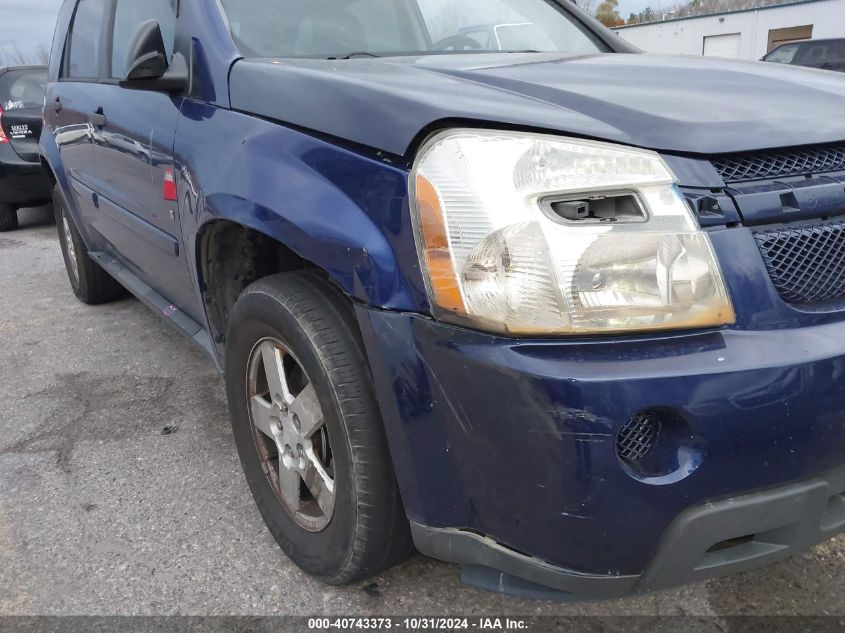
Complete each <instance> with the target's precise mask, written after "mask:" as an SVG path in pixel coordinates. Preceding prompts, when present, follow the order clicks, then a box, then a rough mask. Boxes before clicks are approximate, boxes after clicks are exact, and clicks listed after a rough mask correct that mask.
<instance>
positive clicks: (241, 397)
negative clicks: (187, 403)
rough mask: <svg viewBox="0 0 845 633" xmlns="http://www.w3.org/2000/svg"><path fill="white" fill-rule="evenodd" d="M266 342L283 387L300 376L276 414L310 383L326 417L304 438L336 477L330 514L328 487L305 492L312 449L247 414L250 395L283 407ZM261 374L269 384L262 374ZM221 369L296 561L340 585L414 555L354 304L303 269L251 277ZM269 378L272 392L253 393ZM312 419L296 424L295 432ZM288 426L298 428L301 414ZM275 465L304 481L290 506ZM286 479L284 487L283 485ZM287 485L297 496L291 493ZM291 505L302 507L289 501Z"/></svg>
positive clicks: (244, 449) (250, 478) (248, 466)
mask: <svg viewBox="0 0 845 633" xmlns="http://www.w3.org/2000/svg"><path fill="white" fill-rule="evenodd" d="M268 346H269V347H268ZM281 348H284V350H286V352H287V353H283V352H282V351H281ZM268 349H276V350H279V351H278V354H279V355H278V356H272V358H274V359H276V360H275V361H273V362H274V363H275V365H276V366H278V367H283V369H282V374H285V375H286V378H285V382H286V384H288V385H289V388H288V389H287V390H285V393H286V394H288V393H289V394H293V393H294V392H295V390H294V389H293V388H292V387H290V385H293V384H294V383H295V382H297V381H298V383H299V386H300V389H301V391H300V393H299V395H296V397H295V398H294V400H293V402H292V404H290V409H289V410H288V411H287V412H286V413H282V414H280V415H282V416H286V415H287V416H290V415H292V414H291V412H296V411H300V412H301V411H306V410H309V409H308V408H307V407H305V406H303V405H301V402H302V401H303V400H304V399H305V398H304V397H303V394H305V393H306V391H307V390H308V389H309V388H310V387H313V392H312V393H313V394H314V396H315V399H313V400H312V405H311V409H310V410H316V409H315V403H316V404H318V407H317V408H318V409H319V412H320V415H322V420H323V421H324V424H323V426H322V427H321V430H320V431H318V432H317V433H318V435H314V436H313V437H312V438H311V439H310V440H305V441H306V442H310V443H311V444H310V446H311V453H310V455H312V456H313V455H315V454H316V453H317V449H316V448H315V446H316V445H318V444H319V445H320V446H323V447H324V448H322V449H321V450H320V451H319V455H318V458H317V461H320V459H322V464H321V466H322V467H323V470H324V472H325V473H326V475H327V476H328V475H329V474H330V477H328V478H331V479H333V490H334V493H333V495H334V496H333V506H332V511H331V513H330V514H329V513H328V512H325V511H323V509H322V508H323V505H322V503H319V502H318V501H317V499H318V497H319V498H321V499H322V498H323V497H324V495H322V494H319V495H318V494H317V493H314V494H312V491H311V488H312V483H313V482H314V479H315V478H314V477H312V478H311V483H309V478H308V476H307V473H308V472H309V470H310V471H311V472H314V471H315V470H319V469H318V468H316V467H314V465H313V464H314V462H313V460H311V461H309V457H308V456H307V455H304V454H303V453H302V452H301V450H302V446H300V447H299V449H300V452H299V456H298V457H297V455H296V454H293V451H294V449H293V444H292V443H291V444H290V446H291V449H290V451H288V449H287V448H284V449H283V448H282V446H283V444H284V442H283V441H281V440H280V437H281V436H280V435H279V434H283V433H284V431H283V430H282V429H283V428H285V424H290V422H289V421H288V422H284V423H277V426H276V427H275V430H274V433H275V435H274V436H270V435H268V434H266V431H265V432H262V431H261V430H259V428H258V426H259V425H257V424H253V420H254V419H257V418H258V417H262V419H263V415H264V414H263V413H262V414H261V415H256V414H253V413H251V409H253V407H255V406H256V405H255V402H259V406H258V407H257V408H258V409H260V410H261V411H262V412H264V411H267V409H266V406H267V403H268V402H270V403H272V406H273V407H274V409H273V410H275V411H279V410H280V409H278V408H277V407H278V405H277V404H276V399H274V398H273V395H272V393H270V392H272V391H273V388H272V387H269V385H270V384H271V382H273V383H274V384H278V383H277V382H276V381H275V379H273V380H271V379H270V378H269V377H268V376H269V372H268V367H271V363H269V362H268V361H267V358H268V356H267V353H268V352H267V350H268ZM279 358H281V359H282V362H281V363H279V362H278V359H279ZM256 368H257V369H256ZM262 372H263V374H262ZM262 375H263V376H264V377H265V382H264V383H261V380H260V377H261V376H262ZM255 376H258V378H255ZM225 378H226V387H227V392H228V397H229V409H230V415H231V420H232V427H233V430H234V436H235V441H236V444H237V447H238V452H239V454H240V458H241V464H242V466H243V470H244V473H245V475H246V478H247V482H248V484H249V487H250V490H251V491H252V495H253V497H254V499H255V502H256V504H257V505H258V509H259V511H260V512H261V515H262V516H263V518H264V521H265V523H266V524H267V527H268V528H269V530H270V532H271V533H272V535H273V537H274V538H275V539H276V541H277V542H278V544H279V545H280V546H281V548H282V550H283V551H284V552H285V553H286V554H287V556H288V557H289V558H290V559H291V560H292V561H293V562H294V563H295V564H296V565H298V566H299V567H300V568H301V569H303V570H304V571H305V572H306V573H308V574H310V575H312V576H314V577H316V578H318V579H319V580H321V581H323V582H325V583H328V584H332V585H342V584H348V583H352V582H357V581H360V580H364V579H366V578H369V577H371V576H373V575H375V574H378V573H379V572H381V571H383V570H385V569H387V568H389V567H392V566H393V565H395V564H398V563H400V562H402V561H403V560H405V559H406V558H408V557H409V556H410V554H411V553H412V552H413V546H412V544H411V536H410V527H409V524H408V519H407V517H406V516H405V511H404V508H403V506H402V501H401V499H400V495H399V488H398V485H397V483H396V477H395V474H394V472H393V466H392V462H391V459H390V454H389V451H388V447H387V440H386V437H385V433H384V427H383V424H382V421H381V416H380V413H379V408H378V403H377V402H376V399H375V396H374V393H373V388H372V384H371V378H370V376H369V370H368V365H367V360H366V356H365V353H364V347H363V342H362V341H361V337H360V333H359V331H358V329H357V325H356V323H355V321H354V315H353V313H352V308H351V305H350V304H349V302H348V301H347V300H346V299H345V297H343V296H342V295H341V294H340V292H339V291H338V290H336V289H335V288H334V287H333V286H332V285H331V284H330V283H329V282H328V281H326V280H325V279H323V278H322V277H320V276H319V275H317V274H316V273H313V272H308V271H301V272H295V273H285V274H281V275H276V276H273V277H268V278H265V279H263V280H260V281H258V282H256V283H255V284H253V285H252V286H250V287H249V288H247V289H246V290H245V291H244V293H243V295H242V296H241V297H240V299H239V300H238V302H237V304H236V305H235V308H234V310H233V312H232V316H231V319H230V323H229V329H228V336H227V345H226V362H225ZM253 383H254V386H255V389H253ZM259 385H260V387H259ZM302 385H307V386H306V387H304V388H303V387H302ZM265 387H266V391H267V394H261V395H254V394H253V391H255V392H256V393H258V392H261V391H262V389H264V388H265ZM277 395H278V396H279V397H280V398H281V395H280V394H277ZM291 397H293V396H291ZM297 403H300V404H297ZM253 410H254V409H253ZM293 417H294V421H296V416H295V415H293ZM316 417H319V416H315V418H316ZM270 419H271V420H273V419H277V418H272V417H271V418H270ZM309 424H310V423H309V422H307V421H306V422H303V423H302V425H301V426H302V430H301V432H302V433H304V432H305V429H306V427H307V426H309ZM290 428H293V427H290ZM295 428H296V429H300V424H299V423H298V422H297V423H296V427H295ZM295 432H296V431H295V430H292V431H291V433H295ZM290 437H293V436H292V435H291V436H290ZM319 438H323V439H322V440H320V439H319ZM326 438H327V443H328V447H329V448H328V450H326V449H325V444H326ZM293 441H294V440H291V442H293ZM296 441H299V440H296ZM285 446H287V445H285ZM274 450H275V452H276V454H277V456H278V459H277V461H275V462H274V461H273V460H272V458H271V457H270V455H271V454H272V453H273V451H274ZM305 452H306V453H307V452H308V447H307V446H306V448H305ZM320 455H321V456H322V457H319V456H320ZM328 455H330V458H328V459H327V456H328ZM291 457H292V459H291ZM285 459H288V460H289V461H290V462H291V463H292V464H293V466H292V468H294V469H296V468H305V471H306V474H301V473H300V475H301V476H300V478H299V479H296V477H295V476H293V475H291V471H290V470H287V469H286V468H283V464H284V463H285ZM297 459H300V461H299V462H297V461H296V460H297ZM277 463H278V472H276V470H275V469H276V464H277ZM329 464H330V465H329ZM282 473H284V474H285V476H284V480H285V481H288V478H289V477H293V478H294V480H295V481H296V482H297V483H298V484H299V486H298V488H297V487H296V485H294V486H293V490H298V491H299V493H298V497H299V498H297V499H296V501H294V502H293V503H292V504H288V505H287V506H286V502H285V501H283V499H285V498H287V499H288V500H290V494H289V495H288V497H285V496H284V494H282V493H281V492H280V490H281V489H282V488H283V487H284V486H283V485H282V483H281V482H282V480H283V477H282ZM317 483H318V488H321V490H322V491H323V492H324V491H325V485H323V484H325V481H323V484H320V480H319V479H318V480H317ZM321 486H322V487H321ZM290 489H291V488H290V486H288V491H289V493H290ZM293 494H294V497H296V496H297V493H296V492H294V493H293ZM308 497H311V500H310V501H309V500H308ZM309 504H310V505H309ZM292 505H296V506H297V507H299V508H300V510H297V511H296V512H294V511H293V510H291V509H290V508H291V507H292ZM326 505H328V504H326ZM318 506H319V508H318ZM305 508H311V509H312V511H313V516H312V515H307V516H306V515H305V514H304V513H305V510H304V509H305ZM304 523H305V524H307V525H303V524H304Z"/></svg>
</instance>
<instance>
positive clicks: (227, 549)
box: [0, 208, 845, 622]
mask: <svg viewBox="0 0 845 633" xmlns="http://www.w3.org/2000/svg"><path fill="white" fill-rule="evenodd" d="M50 214H51V212H50V210H49V209H48V208H43V209H37V210H26V211H24V212H23V213H22V217H21V220H22V221H21V228H20V230H18V231H16V232H14V233H4V234H0V616H2V615H68V614H73V615H142V614H143V615H173V614H179V615H317V614H331V615H376V614H379V615H404V614H417V615H429V616H432V615H458V614H463V615H500V616H505V615H513V616H535V615H558V616H565V615H585V614H595V615H628V614H636V615H658V614H659V615H687V616H690V615H694V616H709V620H710V621H713V622H718V620H713V618H714V617H715V618H719V617H723V616H728V615H776V614H780V615H822V614H835V615H845V600H843V595H845V539H843V538H839V539H837V540H835V541H831V542H829V543H826V544H824V545H822V546H820V547H817V548H816V549H815V550H813V551H810V552H807V553H805V554H802V555H799V556H796V557H794V558H792V559H791V560H788V561H786V562H784V563H781V564H778V565H775V566H773V567H769V568H765V569H761V570H758V571H755V572H752V573H746V574H742V575H739V576H735V577H731V578H727V579H721V580H714V581H711V582H708V583H706V584H699V585H694V586H691V587H686V588H683V589H679V590H675V591H671V592H666V593H661V594H657V595H652V596H647V597H640V598H634V599H628V600H619V601H615V602H605V603H565V604H561V603H550V602H534V601H522V600H517V599H513V598H509V597H504V596H499V595H495V594H489V593H484V592H480V591H477V590H474V589H470V588H467V587H464V586H462V585H461V584H460V581H459V572H458V568H457V567H455V566H453V565H447V564H443V563H439V562H435V561H433V560H429V559H426V558H423V557H417V558H415V559H413V560H411V561H409V562H408V563H406V564H404V565H402V566H400V567H398V568H396V569H393V570H390V571H388V572H387V573H385V574H383V575H381V576H379V577H378V578H375V579H374V580H372V581H370V582H367V583H363V584H359V585H356V586H351V587H343V588H334V587H327V586H324V585H322V584H320V583H319V582H317V581H315V580H312V579H311V578H309V577H308V576H306V575H305V574H303V573H302V572H300V571H299V570H298V569H297V568H296V567H295V566H294V565H293V564H292V563H291V562H290V561H288V560H287V559H286V558H285V556H284V555H283V554H282V552H281V551H280V550H279V549H278V547H277V546H276V544H275V542H274V541H273V539H272V538H271V536H270V534H269V533H268V532H267V530H266V529H265V527H264V524H263V522H262V520H261V517H260V516H259V514H258V511H257V510H256V508H255V507H254V505H253V502H252V499H251V497H250V494H249V491H248V489H247V486H246V484H245V482H244V479H243V476H242V474H241V469H240V464H239V462H238V457H237V453H236V451H235V445H234V442H233V439H232V433H231V429H230V427H229V422H228V419H227V414H226V406H225V395H224V390H223V384H222V381H221V380H220V378H219V377H218V375H217V374H216V372H215V369H214V367H213V365H212V364H211V362H210V361H209V360H208V359H207V358H205V357H204V356H203V355H202V354H201V353H200V352H199V351H197V350H196V349H195V348H194V347H193V345H192V344H191V343H190V342H189V341H188V340H186V339H183V338H182V337H181V336H180V335H179V334H177V333H175V332H173V331H172V330H171V329H170V328H169V327H168V326H166V325H165V324H164V323H162V322H161V321H160V320H159V319H158V317H156V316H155V315H153V314H152V313H150V312H149V311H148V310H147V309H146V308H145V307H144V306H143V305H142V304H141V303H139V302H138V301H135V300H125V301H121V302H118V303H114V304H110V305H106V306H100V307H93V308H92V307H86V306H84V305H82V304H81V303H79V302H78V301H77V300H76V299H75V297H74V296H73V294H72V292H71V290H70V286H69V284H68V281H67V277H66V273H65V270H64V265H63V263H62V258H61V253H60V250H59V244H58V240H57V237H56V229H55V226H54V225H53V224H52V222H51V217H50ZM506 502H507V501H506V500H503V503H506Z"/></svg>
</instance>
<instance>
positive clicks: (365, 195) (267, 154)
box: [176, 102, 428, 312]
mask: <svg viewBox="0 0 845 633" xmlns="http://www.w3.org/2000/svg"><path fill="white" fill-rule="evenodd" d="M183 115H184V118H183V120H182V121H180V124H179V131H178V133H177V139H176V154H177V161H178V162H179V163H180V171H182V172H183V173H187V177H188V178H190V180H191V183H190V185H191V189H192V190H193V191H195V192H196V197H197V200H198V205H197V206H198V208H197V211H196V213H193V214H190V215H192V216H193V217H194V220H193V221H194V222H196V226H195V227H191V228H189V230H186V231H185V235H186V237H188V240H189V242H190V241H191V239H193V244H190V243H189V244H188V246H189V247H191V246H193V248H194V249H195V252H196V249H197V248H198V247H199V244H200V242H199V240H198V239H197V237H196V236H198V235H201V234H202V230H203V227H204V226H205V225H207V224H208V223H209V222H213V221H216V220H229V221H232V222H236V223H238V224H240V225H243V226H245V227H248V228H251V229H254V230H256V231H259V232H261V233H264V234H266V235H268V236H269V237H272V238H273V239H275V240H277V241H278V242H280V243H282V244H284V245H285V246H287V247H288V248H289V249H291V250H292V251H293V252H295V253H296V254H298V255H299V256H300V257H302V258H303V259H305V260H307V261H309V262H311V263H313V264H314V265H315V266H318V267H319V268H321V269H323V270H325V271H326V272H327V273H328V274H329V276H330V277H331V278H332V279H333V281H334V282H335V283H337V284H338V285H339V286H340V287H341V288H343V290H344V291H345V292H347V293H348V294H349V295H351V296H353V297H355V298H357V299H359V300H360V301H363V302H365V303H367V304H369V305H371V306H376V307H380V308H387V309H395V310H405V311H412V312H427V311H428V302H427V298H426V293H425V287H424V283H423V280H422V276H421V273H420V269H419V262H418V258H417V254H416V248H415V246H414V238H413V231H412V227H411V220H410V213H409V206H408V172H407V171H405V170H404V169H400V168H397V167H395V166H393V165H390V164H386V163H383V162H379V161H377V160H374V159H372V158H368V157H365V156H361V155H359V154H356V153H354V152H352V151H349V150H347V149H344V148H341V147H338V146H336V145H334V144H332V143H330V142H327V141H324V140H320V139H317V138H314V137H312V136H310V135H307V134H304V133H302V132H299V131H295V130H291V129H288V128H285V127H283V126H280V125H277V124H275V123H271V122H268V121H265V120H262V119H258V118H255V117H251V116H248V115H245V114H241V113H237V112H232V111H230V110H225V109H220V108H214V107H211V106H207V105H200V104H197V103H193V102H188V103H186V105H185V107H183ZM191 229H192V230H191ZM189 236H190V237H189ZM195 265H196V264H195Z"/></svg>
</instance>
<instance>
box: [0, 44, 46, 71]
mask: <svg viewBox="0 0 845 633" xmlns="http://www.w3.org/2000/svg"><path fill="white" fill-rule="evenodd" d="M49 61H50V49H49V48H48V47H47V46H45V45H44V44H39V45H38V46H37V47H36V48H35V49H34V50H24V49H23V48H21V47H20V45H19V44H18V43H17V42H16V41H15V40H12V41H11V42H9V43H8V44H7V45H6V46H5V47H3V48H0V64H2V65H6V66H27V65H31V64H47V63H49Z"/></svg>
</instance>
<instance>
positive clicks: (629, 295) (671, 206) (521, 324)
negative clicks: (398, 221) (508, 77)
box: [411, 129, 735, 335]
mask: <svg viewBox="0 0 845 633" xmlns="http://www.w3.org/2000/svg"><path fill="white" fill-rule="evenodd" d="M675 185H676V183H675V177H674V176H673V174H672V172H671V171H670V170H669V167H668V166H667V165H666V163H665V162H664V161H663V159H661V158H660V156H659V155H658V154H656V153H654V152H649V151H645V150H639V149H634V148H628V147H623V146H618V145H610V144H607V143H597V142H592V141H584V140H579V139H570V138H562V137H555V136H545V135H540V134H522V133H512V132H494V131H484V130H469V129H467V130H451V131H448V132H445V133H441V134H439V135H437V136H435V137H434V138H432V139H431V140H430V141H429V142H428V143H426V145H425V146H424V147H423V148H422V150H421V151H420V153H419V157H418V159H417V162H416V165H415V167H414V169H413V172H412V173H411V188H412V190H413V191H412V197H413V198H414V199H415V202H416V204H415V205H414V214H413V215H414V222H415V234H416V240H417V247H418V250H419V254H420V260H421V262H422V265H423V269H424V272H425V277H426V283H427V286H428V292H429V297H430V299H431V303H432V306H433V309H434V311H435V315H436V316H437V317H438V318H442V319H445V320H449V321H453V322H459V323H464V324H467V325H470V326H472V327H477V328H480V329H484V330H489V331H495V332H501V333H507V334H531V335H541V334H588V333H609V332H633V331H641V330H659V329H671V328H696V327H705V326H716V325H724V324H728V323H733V322H734V319H735V316H734V311H733V308H732V306H731V303H730V300H729V298H728V295H727V291H726V290H725V285H724V282H723V280H722V275H721V272H720V271H719V266H718V264H717V262H716V258H715V256H714V253H713V248H712V245H711V244H710V238H709V237H708V236H707V235H706V234H705V233H704V232H702V231H701V229H700V228H699V226H698V223H697V221H696V219H695V218H694V216H693V214H692V211H691V210H690V208H689V207H688V205H687V204H686V202H685V201H684V200H683V198H682V197H681V196H680V194H679V192H678V190H677V188H676V186H675Z"/></svg>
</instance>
